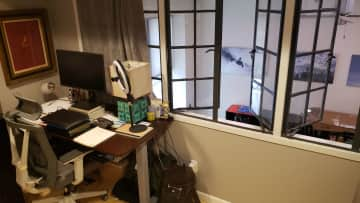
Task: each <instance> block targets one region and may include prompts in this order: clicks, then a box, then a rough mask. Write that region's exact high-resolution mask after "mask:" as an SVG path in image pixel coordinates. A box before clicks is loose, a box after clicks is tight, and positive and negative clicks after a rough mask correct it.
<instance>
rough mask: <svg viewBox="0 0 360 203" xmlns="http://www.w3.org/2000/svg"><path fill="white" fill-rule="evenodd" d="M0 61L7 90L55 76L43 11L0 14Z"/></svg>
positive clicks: (46, 19)
mask: <svg viewBox="0 0 360 203" xmlns="http://www.w3.org/2000/svg"><path fill="white" fill-rule="evenodd" d="M0 30H1V36H0V37H1V39H0V61H1V67H2V69H3V73H4V78H5V82H6V85H7V86H11V85H15V84H19V83H23V82H25V81H28V80H31V79H34V78H39V77H44V76H48V75H50V74H52V73H54V72H56V65H55V54H54V46H53V42H52V37H51V33H50V27H49V21H48V14H47V11H46V10H45V9H29V10H11V11H0Z"/></svg>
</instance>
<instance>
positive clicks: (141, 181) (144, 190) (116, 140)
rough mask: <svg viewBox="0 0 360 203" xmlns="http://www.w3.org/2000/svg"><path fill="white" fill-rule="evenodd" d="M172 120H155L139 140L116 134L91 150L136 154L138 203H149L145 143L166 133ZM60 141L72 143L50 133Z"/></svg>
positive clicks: (115, 153) (70, 139) (114, 154)
mask: <svg viewBox="0 0 360 203" xmlns="http://www.w3.org/2000/svg"><path fill="white" fill-rule="evenodd" d="M171 122H172V119H169V120H156V121H154V122H153V123H152V127H153V128H154V129H153V130H152V131H151V132H150V133H148V134H147V135H145V136H144V137H142V138H140V139H136V138H131V137H128V136H124V135H121V134H120V133H117V134H116V135H114V136H113V137H111V138H109V139H108V140H105V141H104V142H102V143H100V144H99V145H97V146H96V147H94V148H93V149H94V150H95V151H98V152H101V153H104V154H110V155H113V156H125V155H127V154H129V153H131V152H133V151H135V152H136V163H137V176H138V187H139V200H140V203H149V202H150V183H149V167H148V154H147V143H148V142H149V141H150V140H152V139H154V138H156V137H157V136H160V135H162V134H164V133H165V132H166V130H167V129H168V127H169V125H170V124H171ZM50 135H52V136H56V137H58V138H61V139H66V140H69V141H72V138H69V137H64V136H61V135H56V134H52V133H50Z"/></svg>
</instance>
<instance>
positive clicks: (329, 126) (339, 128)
mask: <svg viewBox="0 0 360 203" xmlns="http://www.w3.org/2000/svg"><path fill="white" fill-rule="evenodd" d="M356 120H357V116H356V115H354V114H347V113H340V112H335V111H327V110H325V111H324V115H323V119H322V120H321V121H319V122H316V123H314V124H313V125H312V126H313V129H314V130H316V131H327V132H333V133H343V132H346V133H351V134H353V133H355V126H356Z"/></svg>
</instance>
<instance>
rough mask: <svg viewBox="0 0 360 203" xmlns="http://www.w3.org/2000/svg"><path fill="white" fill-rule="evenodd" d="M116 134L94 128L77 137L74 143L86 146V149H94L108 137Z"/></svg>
mask: <svg viewBox="0 0 360 203" xmlns="http://www.w3.org/2000/svg"><path fill="white" fill-rule="evenodd" d="M115 134H116V133H115V132H113V131H110V130H106V129H103V128H100V127H95V128H93V129H91V130H89V131H87V132H85V133H83V134H81V135H79V136H77V137H76V138H75V139H74V141H75V142H77V143H79V144H81V145H84V146H87V147H95V146H97V145H98V144H100V143H102V142H104V141H105V140H107V139H109V138H110V137H112V136H114V135H115Z"/></svg>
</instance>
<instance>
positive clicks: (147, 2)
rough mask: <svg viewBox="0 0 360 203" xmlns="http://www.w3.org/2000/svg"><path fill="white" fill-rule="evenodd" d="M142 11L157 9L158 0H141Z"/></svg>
mask: <svg viewBox="0 0 360 203" xmlns="http://www.w3.org/2000/svg"><path fill="white" fill-rule="evenodd" d="M142 2H143V7H144V11H155V10H158V6H157V2H158V0H143V1H142Z"/></svg>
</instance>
